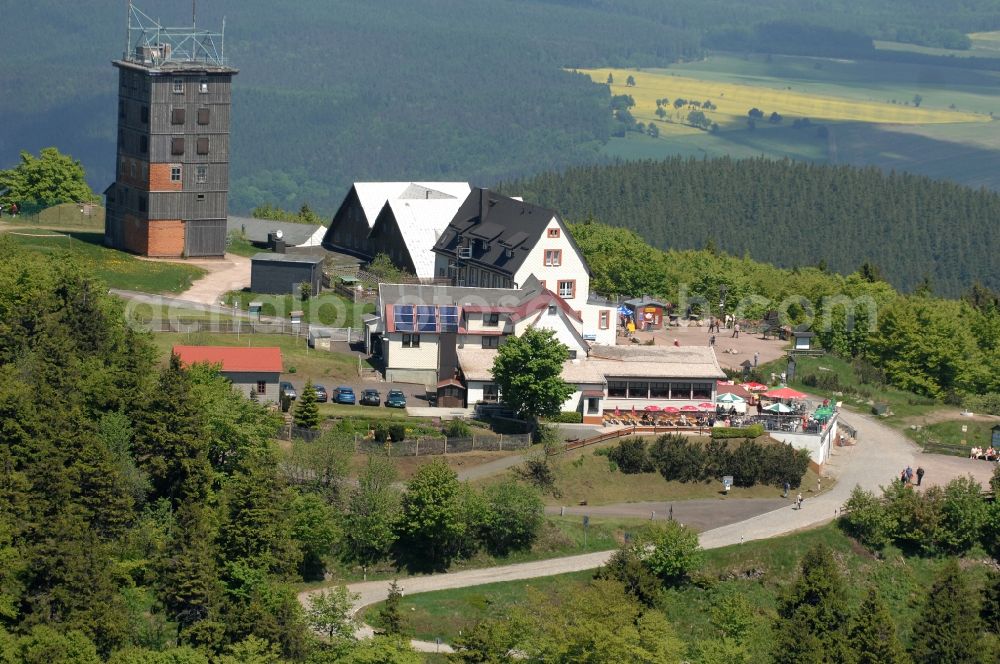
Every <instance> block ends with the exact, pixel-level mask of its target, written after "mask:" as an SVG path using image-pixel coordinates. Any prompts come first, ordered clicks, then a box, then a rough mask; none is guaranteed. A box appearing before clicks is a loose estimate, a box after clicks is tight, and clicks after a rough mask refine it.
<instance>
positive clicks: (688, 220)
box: [502, 158, 1000, 296]
mask: <svg viewBox="0 0 1000 664" xmlns="http://www.w3.org/2000/svg"><path fill="white" fill-rule="evenodd" d="M502 189H503V190H504V191H505V192H507V193H509V194H511V195H518V196H524V197H525V199H527V200H532V201H535V202H538V203H540V204H542V205H547V206H549V207H552V208H554V209H556V210H559V211H561V212H562V213H563V214H564V215H565V216H566V217H568V218H569V219H572V220H574V221H582V220H584V219H587V218H588V217H594V218H596V219H597V220H599V221H601V222H603V223H607V224H610V225H612V226H621V227H624V228H628V229H631V230H634V231H635V232H637V233H638V234H639V235H640V236H642V237H643V238H644V239H645V240H646V241H648V242H649V243H650V244H652V245H653V246H655V247H658V248H661V249H694V248H701V247H705V246H707V245H709V244H710V243H711V244H712V245H714V246H715V247H718V248H719V249H721V250H723V251H726V252H729V253H731V254H736V255H743V254H748V255H750V256H752V257H753V258H754V259H755V260H758V261H764V262H767V263H773V264H775V265H778V266H782V267H789V268H791V267H797V266H805V265H823V266H825V268H826V269H828V270H832V271H835V272H840V273H842V274H849V273H851V272H853V271H854V270H856V269H858V267H859V266H860V265H862V264H863V263H865V262H869V263H872V264H874V265H876V266H877V267H878V268H879V269H880V270H881V273H882V275H883V276H884V277H885V278H886V279H887V280H888V281H889V282H890V283H891V284H893V285H894V286H896V287H897V288H899V289H901V290H903V291H912V290H913V289H914V288H916V287H917V286H919V285H921V284H925V283H926V282H925V278H926V279H927V280H929V285H930V287H931V289H932V290H933V291H934V292H936V293H940V294H943V295H950V296H957V295H958V294H959V293H961V292H963V291H965V290H967V289H968V288H969V287H970V286H971V285H972V284H973V283H975V282H977V281H978V282H980V283H982V284H983V285H986V286H988V287H990V288H993V289H998V288H1000V257H998V254H997V247H1000V195H998V194H996V193H993V192H986V191H975V190H972V189H968V188H966V187H962V186H959V185H955V184H951V183H947V182H939V181H934V180H930V179H927V178H924V177H919V176H914V175H906V174H883V173H882V172H881V171H880V170H878V169H875V168H864V169H859V168H854V167H848V166H836V167H835V166H817V165H811V164H803V163H794V162H789V161H771V160H766V159H750V160H742V161H740V160H733V159H729V158H724V159H712V160H697V159H682V158H673V159H668V160H665V161H643V162H628V163H618V164H614V165H606V166H589V167H575V168H571V169H569V170H567V171H565V172H563V173H559V174H545V175H539V176H537V177H535V178H532V179H529V180H523V181H518V182H511V183H506V184H504V185H503V187H502Z"/></svg>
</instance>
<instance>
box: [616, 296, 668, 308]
mask: <svg viewBox="0 0 1000 664" xmlns="http://www.w3.org/2000/svg"><path fill="white" fill-rule="evenodd" d="M622 304H624V305H626V306H629V307H633V308H634V307H662V308H664V309H670V308H671V305H670V303H669V302H662V301H660V300H657V299H656V298H655V297H652V296H650V295H643V296H642V297H633V298H632V299H631V300H625V302H623V303H622Z"/></svg>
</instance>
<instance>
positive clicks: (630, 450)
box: [608, 438, 653, 475]
mask: <svg viewBox="0 0 1000 664" xmlns="http://www.w3.org/2000/svg"><path fill="white" fill-rule="evenodd" d="M608 458H609V459H610V460H611V462H612V463H614V464H616V465H617V466H618V469H619V470H621V471H622V472H623V473H625V474H626V475H634V474H635V473H648V472H651V471H652V470H653V464H652V463H650V460H649V454H648V453H647V451H646V441H644V440H643V439H642V438H626V439H625V440H623V441H621V442H620V443H618V445H616V446H615V447H613V448H611V450H610V451H609V452H608Z"/></svg>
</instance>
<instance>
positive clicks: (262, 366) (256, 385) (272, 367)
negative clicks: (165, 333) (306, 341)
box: [173, 346, 281, 402]
mask: <svg viewBox="0 0 1000 664" xmlns="http://www.w3.org/2000/svg"><path fill="white" fill-rule="evenodd" d="M173 352H174V354H175V355H177V356H178V357H179V358H180V360H181V364H182V365H184V366H191V365H192V364H200V363H206V364H215V365H219V371H220V373H221V374H222V375H223V376H225V377H226V378H228V379H229V380H230V381H232V383H233V386H234V387H236V388H237V389H238V390H240V391H241V392H243V393H245V394H246V395H247V396H249V395H250V393H251V392H253V393H255V394H256V396H257V399H258V400H259V401H261V402H265V401H273V402H277V401H278V381H279V379H280V378H281V349H280V348H276V347H270V346H265V347H257V348H243V347H235V346H174V348H173Z"/></svg>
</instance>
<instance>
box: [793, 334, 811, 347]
mask: <svg viewBox="0 0 1000 664" xmlns="http://www.w3.org/2000/svg"><path fill="white" fill-rule="evenodd" d="M792 336H793V337H794V338H795V344H794V345H793V346H792V350H812V343H813V337H815V336H816V335H815V334H814V333H812V332H792Z"/></svg>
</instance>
